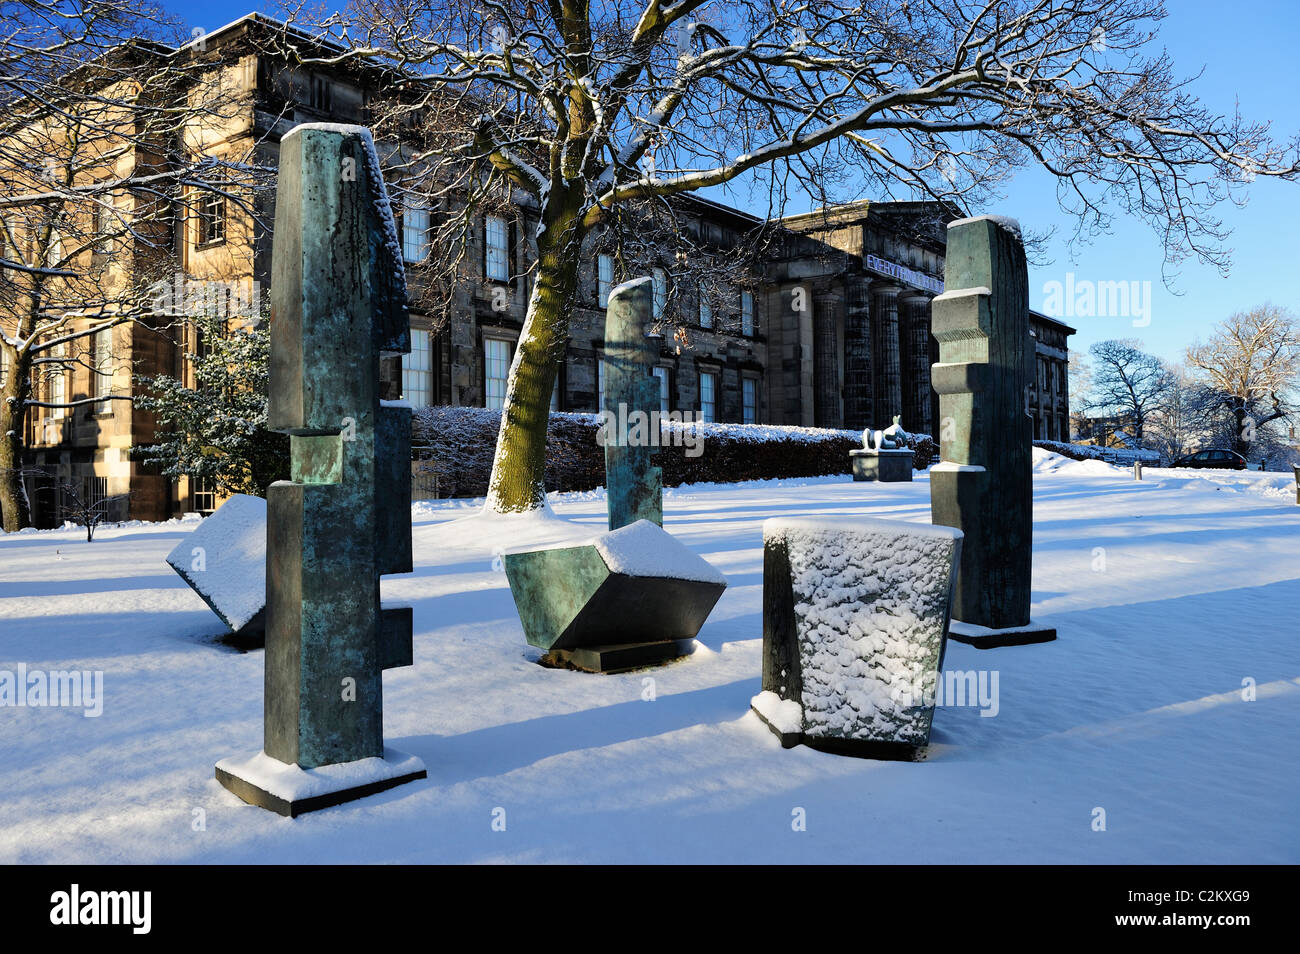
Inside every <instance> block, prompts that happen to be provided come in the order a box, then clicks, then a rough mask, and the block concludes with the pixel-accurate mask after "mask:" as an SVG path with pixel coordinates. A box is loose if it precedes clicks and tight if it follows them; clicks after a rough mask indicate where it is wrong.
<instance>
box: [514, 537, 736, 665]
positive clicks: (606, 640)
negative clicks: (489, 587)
mask: <svg viewBox="0 0 1300 954" xmlns="http://www.w3.org/2000/svg"><path fill="white" fill-rule="evenodd" d="M504 562H505V570H506V578H507V579H508V580H509V581H510V592H511V594H512V595H513V596H514V599H515V607H516V608H517V609H518V610H519V619H520V621H521V622H522V623H523V626H524V635H525V637H526V638H527V640H528V642H529V643H530V644H532V645H533V646H536V647H538V648H539V649H543V650H546V652H547V655H548V657H549V661H551V662H554V663H560V664H568V665H571V666H574V667H575V668H579V669H588V670H592V671H595V672H620V671H624V670H627V669H635V668H638V667H640V666H649V665H654V664H657V663H661V662H664V661H666V660H668V659H671V658H674V657H676V656H679V655H681V653H682V650H683V647H682V646H681V644H680V641H682V640H689V639H693V638H694V637H695V635H696V634H697V633H699V631H700V627H701V626H703V625H704V621H705V619H707V618H708V615H709V613H710V612H711V611H712V609H713V607H714V605H715V604H716V603H717V602H718V599H719V598H720V597H721V596H722V591H723V590H725V589H726V588H727V580H726V577H724V576H723V575H722V574H721V573H719V572H718V571H717V570H716V569H714V567H713V566H711V565H710V564H709V563H708V562H707V561H706V560H704V559H702V558H701V557H699V556H697V555H696V554H694V553H692V552H691V550H690V549H689V548H687V547H686V546H685V545H684V544H682V543H681V542H679V541H678V540H676V539H674V538H673V536H672V535H671V534H669V533H668V532H667V531H665V530H664V529H663V528H662V527H659V526H657V525H655V524H653V523H651V522H650V521H648V520H638V521H637V522H636V523H633V524H630V525H628V526H626V527H623V528H621V529H618V530H613V531H610V532H608V533H603V534H601V535H600V536H598V537H596V538H595V539H593V540H592V541H591V542H590V543H585V544H580V545H577V546H574V545H573V544H560V545H557V546H555V547H548V548H542V549H535V550H521V551H516V552H514V553H507V554H506V555H505V559H504Z"/></svg>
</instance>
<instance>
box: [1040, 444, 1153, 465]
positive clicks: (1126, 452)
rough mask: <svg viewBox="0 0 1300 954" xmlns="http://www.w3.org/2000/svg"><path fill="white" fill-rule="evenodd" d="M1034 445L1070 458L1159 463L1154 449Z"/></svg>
mask: <svg viewBox="0 0 1300 954" xmlns="http://www.w3.org/2000/svg"><path fill="white" fill-rule="evenodd" d="M1034 446H1035V447H1041V448H1042V449H1043V450H1049V451H1051V452H1052V453H1054V454H1060V455H1061V456H1062V457H1069V458H1070V459H1071V460H1103V461H1105V462H1106V463H1108V464H1121V465H1128V464H1132V463H1133V462H1134V461H1136V460H1140V461H1142V463H1144V464H1153V465H1154V464H1159V463H1160V459H1161V458H1160V452H1159V451H1154V450H1137V449H1136V448H1130V447H1099V446H1097V445H1096V444H1063V443H1061V442H1060V441H1034Z"/></svg>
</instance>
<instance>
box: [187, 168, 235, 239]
mask: <svg viewBox="0 0 1300 954" xmlns="http://www.w3.org/2000/svg"><path fill="white" fill-rule="evenodd" d="M213 185H214V186H216V187H218V188H223V187H224V186H225V182H214V183H213ZM194 222H195V225H194V247H195V248H212V247H213V246H217V245H224V244H225V243H226V238H227V235H228V233H229V215H228V210H227V208H226V196H225V195H224V193H223V192H218V191H215V190H213V189H202V190H200V193H199V201H198V205H197V207H196V208H195V210H194ZM216 232H220V234H219V235H215V237H214V233H216Z"/></svg>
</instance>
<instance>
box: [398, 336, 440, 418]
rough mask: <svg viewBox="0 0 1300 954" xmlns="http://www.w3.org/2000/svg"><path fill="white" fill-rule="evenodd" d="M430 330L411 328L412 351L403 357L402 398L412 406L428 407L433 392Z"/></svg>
mask: <svg viewBox="0 0 1300 954" xmlns="http://www.w3.org/2000/svg"><path fill="white" fill-rule="evenodd" d="M432 367H433V365H432V350H431V348H430V346H429V332H427V331H424V330H422V329H419V328H412V329H411V353H410V354H408V355H406V356H404V357H403V358H402V398H403V400H405V401H407V402H409V403H410V404H411V406H412V407H428V406H429V404H430V400H429V398H430V396H431V394H432V387H431V383H432V382H431V379H430V378H431V375H430V372H431V371H432Z"/></svg>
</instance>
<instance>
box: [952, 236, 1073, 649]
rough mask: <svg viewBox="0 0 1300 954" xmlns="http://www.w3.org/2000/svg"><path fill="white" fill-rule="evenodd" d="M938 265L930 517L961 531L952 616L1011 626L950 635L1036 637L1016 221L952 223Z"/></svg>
mask: <svg viewBox="0 0 1300 954" xmlns="http://www.w3.org/2000/svg"><path fill="white" fill-rule="evenodd" d="M945 262H946V265H945V280H944V285H945V288H946V289H947V290H946V291H945V292H944V293H943V294H942V295H940V296H938V297H937V298H935V299H934V301H933V303H932V314H933V322H932V331H933V334H934V337H935V339H936V340H937V341H938V342H939V363H938V364H936V365H934V366H933V368H932V371H931V381H932V382H933V385H934V389H935V391H936V392H938V394H939V411H940V416H941V419H942V420H941V432H940V437H941V439H942V450H941V456H942V461H941V462H940V463H939V464H937V465H936V466H934V467H933V468H931V470H930V508H931V516H932V520H933V522H934V523H935V524H942V525H945V526H949V527H956V528H957V529H959V530H962V531H963V532H964V534H965V543H964V545H963V547H962V552H961V570H960V572H959V573H958V576H957V588H956V593H955V596H954V600H953V611H952V615H953V617H954V620H960V621H961V623H962V624H967V625H968V626H971V627H975V628H983V629H986V630H1017V631H1018V632H1016V633H1015V634H1013V635H1008V634H1005V633H1004V634H1001V635H998V634H991V633H982V634H981V635H979V636H976V637H973V638H968V636H967V634H966V633H964V632H963V631H962V629H961V627H960V625H959V624H958V623H956V622H954V624H953V632H952V635H953V638H955V639H961V640H964V641H967V642H972V643H974V644H975V645H982V646H986V647H987V646H993V645H1006V644H1008V643H1013V642H1041V641H1043V640H1046V639H1052V638H1054V637H1055V631H1054V630H1050V629H1041V628H1038V629H1036V628H1035V627H1033V625H1032V624H1031V621H1030V618H1029V603H1030V566H1031V554H1032V542H1033V475H1032V471H1031V453H1032V452H1031V441H1032V431H1031V419H1030V417H1029V415H1028V413H1027V412H1026V401H1027V398H1026V393H1027V388H1028V387H1029V383H1030V378H1031V372H1032V368H1033V338H1032V337H1031V336H1030V334H1029V280H1028V271H1027V268H1026V263H1025V249H1024V245H1023V244H1022V241H1021V238H1020V229H1019V226H1018V225H1017V224H1016V223H1015V222H1014V221H1013V220H1010V219H1002V218H997V217H988V216H986V217H982V218H975V219H963V220H961V221H957V222H953V223H951V224H950V225H949V226H948V248H947V253H946V258H945Z"/></svg>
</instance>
